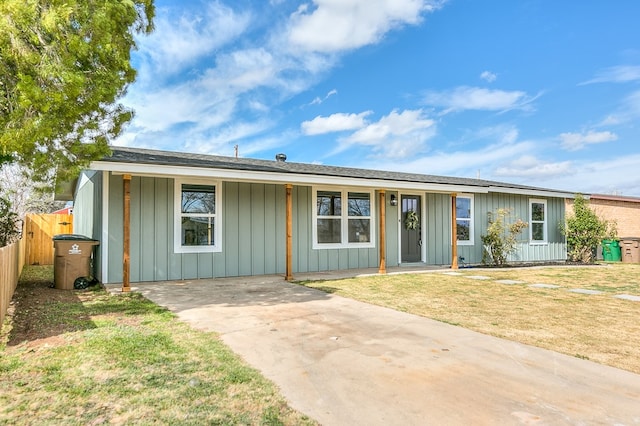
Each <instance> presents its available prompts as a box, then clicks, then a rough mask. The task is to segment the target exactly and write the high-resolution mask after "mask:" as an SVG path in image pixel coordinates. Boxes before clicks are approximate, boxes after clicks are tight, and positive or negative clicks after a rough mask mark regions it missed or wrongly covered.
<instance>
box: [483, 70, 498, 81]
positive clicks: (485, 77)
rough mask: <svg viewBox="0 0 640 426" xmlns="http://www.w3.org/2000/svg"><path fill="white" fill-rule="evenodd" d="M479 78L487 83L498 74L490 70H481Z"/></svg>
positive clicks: (493, 79) (494, 79)
mask: <svg viewBox="0 0 640 426" xmlns="http://www.w3.org/2000/svg"><path fill="white" fill-rule="evenodd" d="M480 78H481V79H482V80H484V81H486V82H487V83H493V82H494V81H496V79H497V78H498V76H497V75H496V74H494V73H492V72H491V71H482V73H481V74H480Z"/></svg>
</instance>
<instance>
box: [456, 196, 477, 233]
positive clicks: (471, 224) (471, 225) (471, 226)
mask: <svg viewBox="0 0 640 426" xmlns="http://www.w3.org/2000/svg"><path fill="white" fill-rule="evenodd" d="M459 198H468V199H469V200H470V205H471V213H470V217H469V219H468V220H469V241H464V240H458V239H457V238H456V241H457V242H458V245H459V246H472V245H474V238H473V237H474V222H475V220H476V219H475V211H474V205H475V200H474V198H473V194H458V195H456V203H457V202H458V199H459ZM456 207H457V206H456ZM457 220H460V219H458V212H457V211H456V221H457ZM461 220H467V218H462V219H461ZM456 225H457V223H456Z"/></svg>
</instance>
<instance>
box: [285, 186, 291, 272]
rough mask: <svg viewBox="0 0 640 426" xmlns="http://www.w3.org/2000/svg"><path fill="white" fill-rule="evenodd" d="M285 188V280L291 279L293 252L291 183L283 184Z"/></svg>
mask: <svg viewBox="0 0 640 426" xmlns="http://www.w3.org/2000/svg"><path fill="white" fill-rule="evenodd" d="M284 187H285V189H286V194H287V195H286V221H287V227H286V232H287V239H286V266H285V269H286V272H285V276H284V279H285V280H287V281H292V280H293V272H292V269H293V268H292V261H293V257H292V253H293V200H292V197H293V195H292V190H293V185H292V184H290V183H288V184H286V185H285V186H284Z"/></svg>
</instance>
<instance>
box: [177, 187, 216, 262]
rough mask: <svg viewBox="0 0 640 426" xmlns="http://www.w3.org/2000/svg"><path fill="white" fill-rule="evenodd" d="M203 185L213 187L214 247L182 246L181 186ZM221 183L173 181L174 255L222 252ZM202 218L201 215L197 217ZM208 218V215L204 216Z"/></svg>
mask: <svg viewBox="0 0 640 426" xmlns="http://www.w3.org/2000/svg"><path fill="white" fill-rule="evenodd" d="M184 184H187V185H205V186H213V187H215V194H216V195H215V196H216V198H215V203H216V206H215V209H216V211H215V213H214V214H213V215H212V217H213V218H214V226H213V232H214V234H213V240H214V242H215V244H214V245H207V246H183V245H182V244H181V243H180V242H181V240H182V216H183V213H182V185H184ZM221 200H222V182H220V181H212V180H207V179H188V178H185V179H175V180H174V190H173V251H174V253H215V252H221V251H222V223H223V222H222V203H221V202H220V201H221ZM198 216H203V215H198ZM204 216H208V215H206V214H205V215H204Z"/></svg>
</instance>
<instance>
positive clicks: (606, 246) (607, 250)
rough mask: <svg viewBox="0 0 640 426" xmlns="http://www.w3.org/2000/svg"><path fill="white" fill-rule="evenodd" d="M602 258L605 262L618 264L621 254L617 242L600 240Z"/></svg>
mask: <svg viewBox="0 0 640 426" xmlns="http://www.w3.org/2000/svg"><path fill="white" fill-rule="evenodd" d="M602 258H603V259H604V260H605V262H620V260H621V259H622V253H621V251H620V243H619V242H618V240H602Z"/></svg>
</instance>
